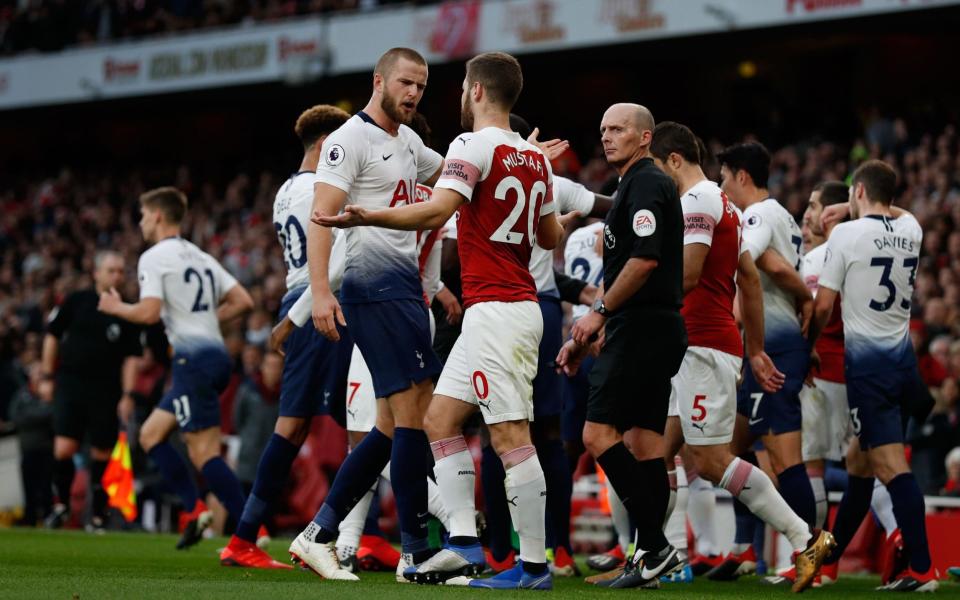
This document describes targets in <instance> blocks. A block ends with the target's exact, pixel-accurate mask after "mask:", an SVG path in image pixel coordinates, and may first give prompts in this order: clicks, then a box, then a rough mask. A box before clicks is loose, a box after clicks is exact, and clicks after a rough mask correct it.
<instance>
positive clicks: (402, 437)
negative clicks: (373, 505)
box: [368, 427, 432, 554]
mask: <svg viewBox="0 0 960 600" xmlns="http://www.w3.org/2000/svg"><path fill="white" fill-rule="evenodd" d="M429 456H430V443H429V442H428V441H427V434H426V433H424V431H423V430H422V429H412V428H409V427H397V428H395V429H394V430H393V452H392V453H391V455H390V483H391V484H392V485H393V493H394V495H395V496H396V498H397V517H398V519H399V521H400V543H401V545H402V546H403V552H404V553H407V554H418V553H421V552H425V551H427V550H429V549H430V542H429V540H428V538H427V536H428V533H427V520H428V518H429V512H428V511H427V477H428V476H429V474H430V468H431V466H432V465H431V464H430V462H429V458H428V457H429ZM368 489H369V488H368Z"/></svg>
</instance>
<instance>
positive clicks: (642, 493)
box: [597, 442, 670, 552]
mask: <svg viewBox="0 0 960 600" xmlns="http://www.w3.org/2000/svg"><path fill="white" fill-rule="evenodd" d="M597 462H598V463H600V466H601V467H602V468H603V471H604V473H606V475H607V477H609V478H610V483H611V484H612V485H613V489H614V490H616V492H617V495H618V496H620V501H621V502H623V506H624V507H625V508H626V509H627V512H628V513H630V517H631V518H632V519H633V521H634V522H635V523H636V526H637V548H638V549H642V550H645V551H652V552H659V551H660V550H662V549H663V548H665V547H666V546H667V545H668V543H667V538H665V537H664V535H663V520H664V517H665V516H666V514H667V502H668V501H669V499H670V484H669V482H668V481H667V467H666V464H665V463H664V462H663V459H662V458H659V459H651V460H643V461H638V460H637V459H635V458H634V457H633V455H632V454H630V451H629V450H627V447H626V446H625V445H624V444H623V442H618V443H617V444H615V445H613V446H611V447H610V448H609V449H607V451H606V452H604V453H603V454H601V455H600V456H598V457H597Z"/></svg>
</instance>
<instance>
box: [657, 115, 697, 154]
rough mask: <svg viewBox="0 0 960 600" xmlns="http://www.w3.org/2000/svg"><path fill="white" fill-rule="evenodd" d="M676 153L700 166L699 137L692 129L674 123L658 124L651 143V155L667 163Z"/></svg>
mask: <svg viewBox="0 0 960 600" xmlns="http://www.w3.org/2000/svg"><path fill="white" fill-rule="evenodd" d="M674 152H676V153H677V154H679V155H680V156H682V157H683V159H684V160H685V161H687V162H689V163H693V164H700V148H699V147H698V146H697V136H695V135H693V132H692V131H690V128H689V127H687V126H686V125H681V124H680V123H675V122H673V121H663V122H661V123H657V126H656V127H654V128H653V141H652V142H650V154H652V155H653V156H654V157H656V158H658V159H660V160H662V161H665V160H667V157H668V156H670V155H671V154H673V153H674Z"/></svg>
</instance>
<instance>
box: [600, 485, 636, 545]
mask: <svg viewBox="0 0 960 600" xmlns="http://www.w3.org/2000/svg"><path fill="white" fill-rule="evenodd" d="M605 482H606V486H607V501H608V502H609V503H610V518H611V519H612V520H613V529H614V531H616V533H617V543H618V544H620V549H621V550H623V552H624V554H626V552H627V550H628V549H629V548H630V542H631V541H633V531H631V528H630V513H628V512H627V508H626V507H625V506H624V505H623V502H621V501H620V496H618V495H617V490H615V489H613V484H612V483H610V478H609V477H607V478H606V479H605Z"/></svg>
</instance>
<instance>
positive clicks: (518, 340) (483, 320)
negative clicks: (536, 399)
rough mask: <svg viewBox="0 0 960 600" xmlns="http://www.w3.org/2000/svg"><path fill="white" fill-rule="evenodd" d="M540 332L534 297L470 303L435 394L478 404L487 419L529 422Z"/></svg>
mask: <svg viewBox="0 0 960 600" xmlns="http://www.w3.org/2000/svg"><path fill="white" fill-rule="evenodd" d="M541 337H543V316H542V315H541V313H540V306H539V305H538V304H537V303H536V302H529V301H527V302H481V303H479V304H474V305H473V306H471V307H470V308H468V309H467V310H466V312H465V313H464V314H463V330H462V332H461V333H460V337H459V338H458V339H457V342H456V343H455V344H454V345H453V349H452V350H451V351H450V356H449V357H447V364H446V365H444V367H443V372H442V373H441V374H440V381H439V382H438V383H437V389H436V393H437V394H441V395H444V396H449V397H451V398H456V399H457V400H462V401H464V402H468V403H470V404H476V405H478V406H479V407H480V412H481V413H482V414H483V419H484V421H486V422H487V423H503V422H505V421H520V420H524V419H525V420H527V421H532V420H533V378H534V377H536V375H537V356H538V351H539V347H540V338H541Z"/></svg>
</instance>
